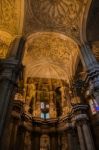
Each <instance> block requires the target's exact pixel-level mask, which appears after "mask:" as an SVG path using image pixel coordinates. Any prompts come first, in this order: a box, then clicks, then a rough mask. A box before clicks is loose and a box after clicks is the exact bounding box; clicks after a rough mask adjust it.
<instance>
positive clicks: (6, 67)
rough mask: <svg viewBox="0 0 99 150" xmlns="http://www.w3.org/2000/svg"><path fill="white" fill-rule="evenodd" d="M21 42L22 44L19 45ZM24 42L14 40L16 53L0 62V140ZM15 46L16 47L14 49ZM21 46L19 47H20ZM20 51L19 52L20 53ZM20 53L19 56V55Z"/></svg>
mask: <svg viewBox="0 0 99 150" xmlns="http://www.w3.org/2000/svg"><path fill="white" fill-rule="evenodd" d="M21 41H23V42H22V43H20V42H21ZM24 42H25V40H24V39H22V38H18V40H17V39H16V42H15V43H14V45H13V49H11V51H13V50H17V53H14V55H11V57H9V58H7V59H4V60H2V61H1V73H0V138H1V137H2V133H3V129H4V124H5V119H6V113H7V110H8V105H9V102H10V98H11V94H12V92H13V89H14V86H15V83H16V80H17V78H18V75H19V69H20V66H21V61H22V55H23V47H24ZM16 45H17V47H16ZM20 45H21V46H20ZM20 51H21V52H20ZM19 52H20V55H19Z"/></svg>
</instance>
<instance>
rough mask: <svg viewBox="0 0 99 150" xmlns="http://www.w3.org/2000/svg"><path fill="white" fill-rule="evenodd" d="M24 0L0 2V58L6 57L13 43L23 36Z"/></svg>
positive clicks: (2, 0) (0, 0) (3, 0)
mask: <svg viewBox="0 0 99 150" xmlns="http://www.w3.org/2000/svg"><path fill="white" fill-rule="evenodd" d="M23 16H24V0H0V58H4V57H6V54H7V51H8V49H9V45H10V43H11V41H12V40H13V39H14V38H15V36H16V35H19V34H22V28H23Z"/></svg>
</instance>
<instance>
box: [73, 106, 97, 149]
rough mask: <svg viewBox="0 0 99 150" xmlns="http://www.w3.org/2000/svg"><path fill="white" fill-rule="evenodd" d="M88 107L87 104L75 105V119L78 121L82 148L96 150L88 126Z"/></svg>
mask: <svg viewBox="0 0 99 150" xmlns="http://www.w3.org/2000/svg"><path fill="white" fill-rule="evenodd" d="M87 109H88V106H87V105H81V104H79V105H75V106H73V111H74V117H73V120H74V121H75V122H76V126H77V131H78V136H79V142H80V147H81V150H95V147H94V143H93V139H92V135H91V132H90V127H89V126H88V120H89V119H88V116H87V114H86V111H87Z"/></svg>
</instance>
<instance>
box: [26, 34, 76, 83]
mask: <svg viewBox="0 0 99 150" xmlns="http://www.w3.org/2000/svg"><path fill="white" fill-rule="evenodd" d="M77 57H78V46H77V44H76V43H75V42H74V41H73V40H72V39H70V38H68V37H66V36H63V35H62V34H59V33H54V32H43V33H36V34H33V35H32V36H30V37H29V38H28V40H27V43H26V53H25V57H24V61H23V63H24V64H25V65H26V76H27V77H29V76H30V77H40V78H55V79H65V80H67V81H68V80H69V78H70V77H71V76H72V75H73V73H75V68H76V65H77V60H78V59H77Z"/></svg>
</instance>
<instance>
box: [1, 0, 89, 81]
mask: <svg viewBox="0 0 99 150" xmlns="http://www.w3.org/2000/svg"><path fill="white" fill-rule="evenodd" d="M87 3H88V0H0V57H5V56H6V53H7V51H8V49H9V45H10V43H11V41H12V40H13V39H14V38H15V36H16V35H23V36H25V37H26V38H27V42H26V45H25V48H26V51H25V57H24V60H23V63H24V64H25V65H26V67H27V72H26V74H27V76H38V77H43V76H45V77H47V78H48V77H52V78H53V77H55V78H62V79H64V78H65V79H66V80H67V81H68V80H69V79H70V78H71V76H73V74H74V73H75V70H76V67H77V63H78V61H79V58H78V51H79V48H78V44H80V28H81V26H80V22H81V18H82V16H83V14H84V11H85V8H86V6H87ZM45 70H46V71H45Z"/></svg>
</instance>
